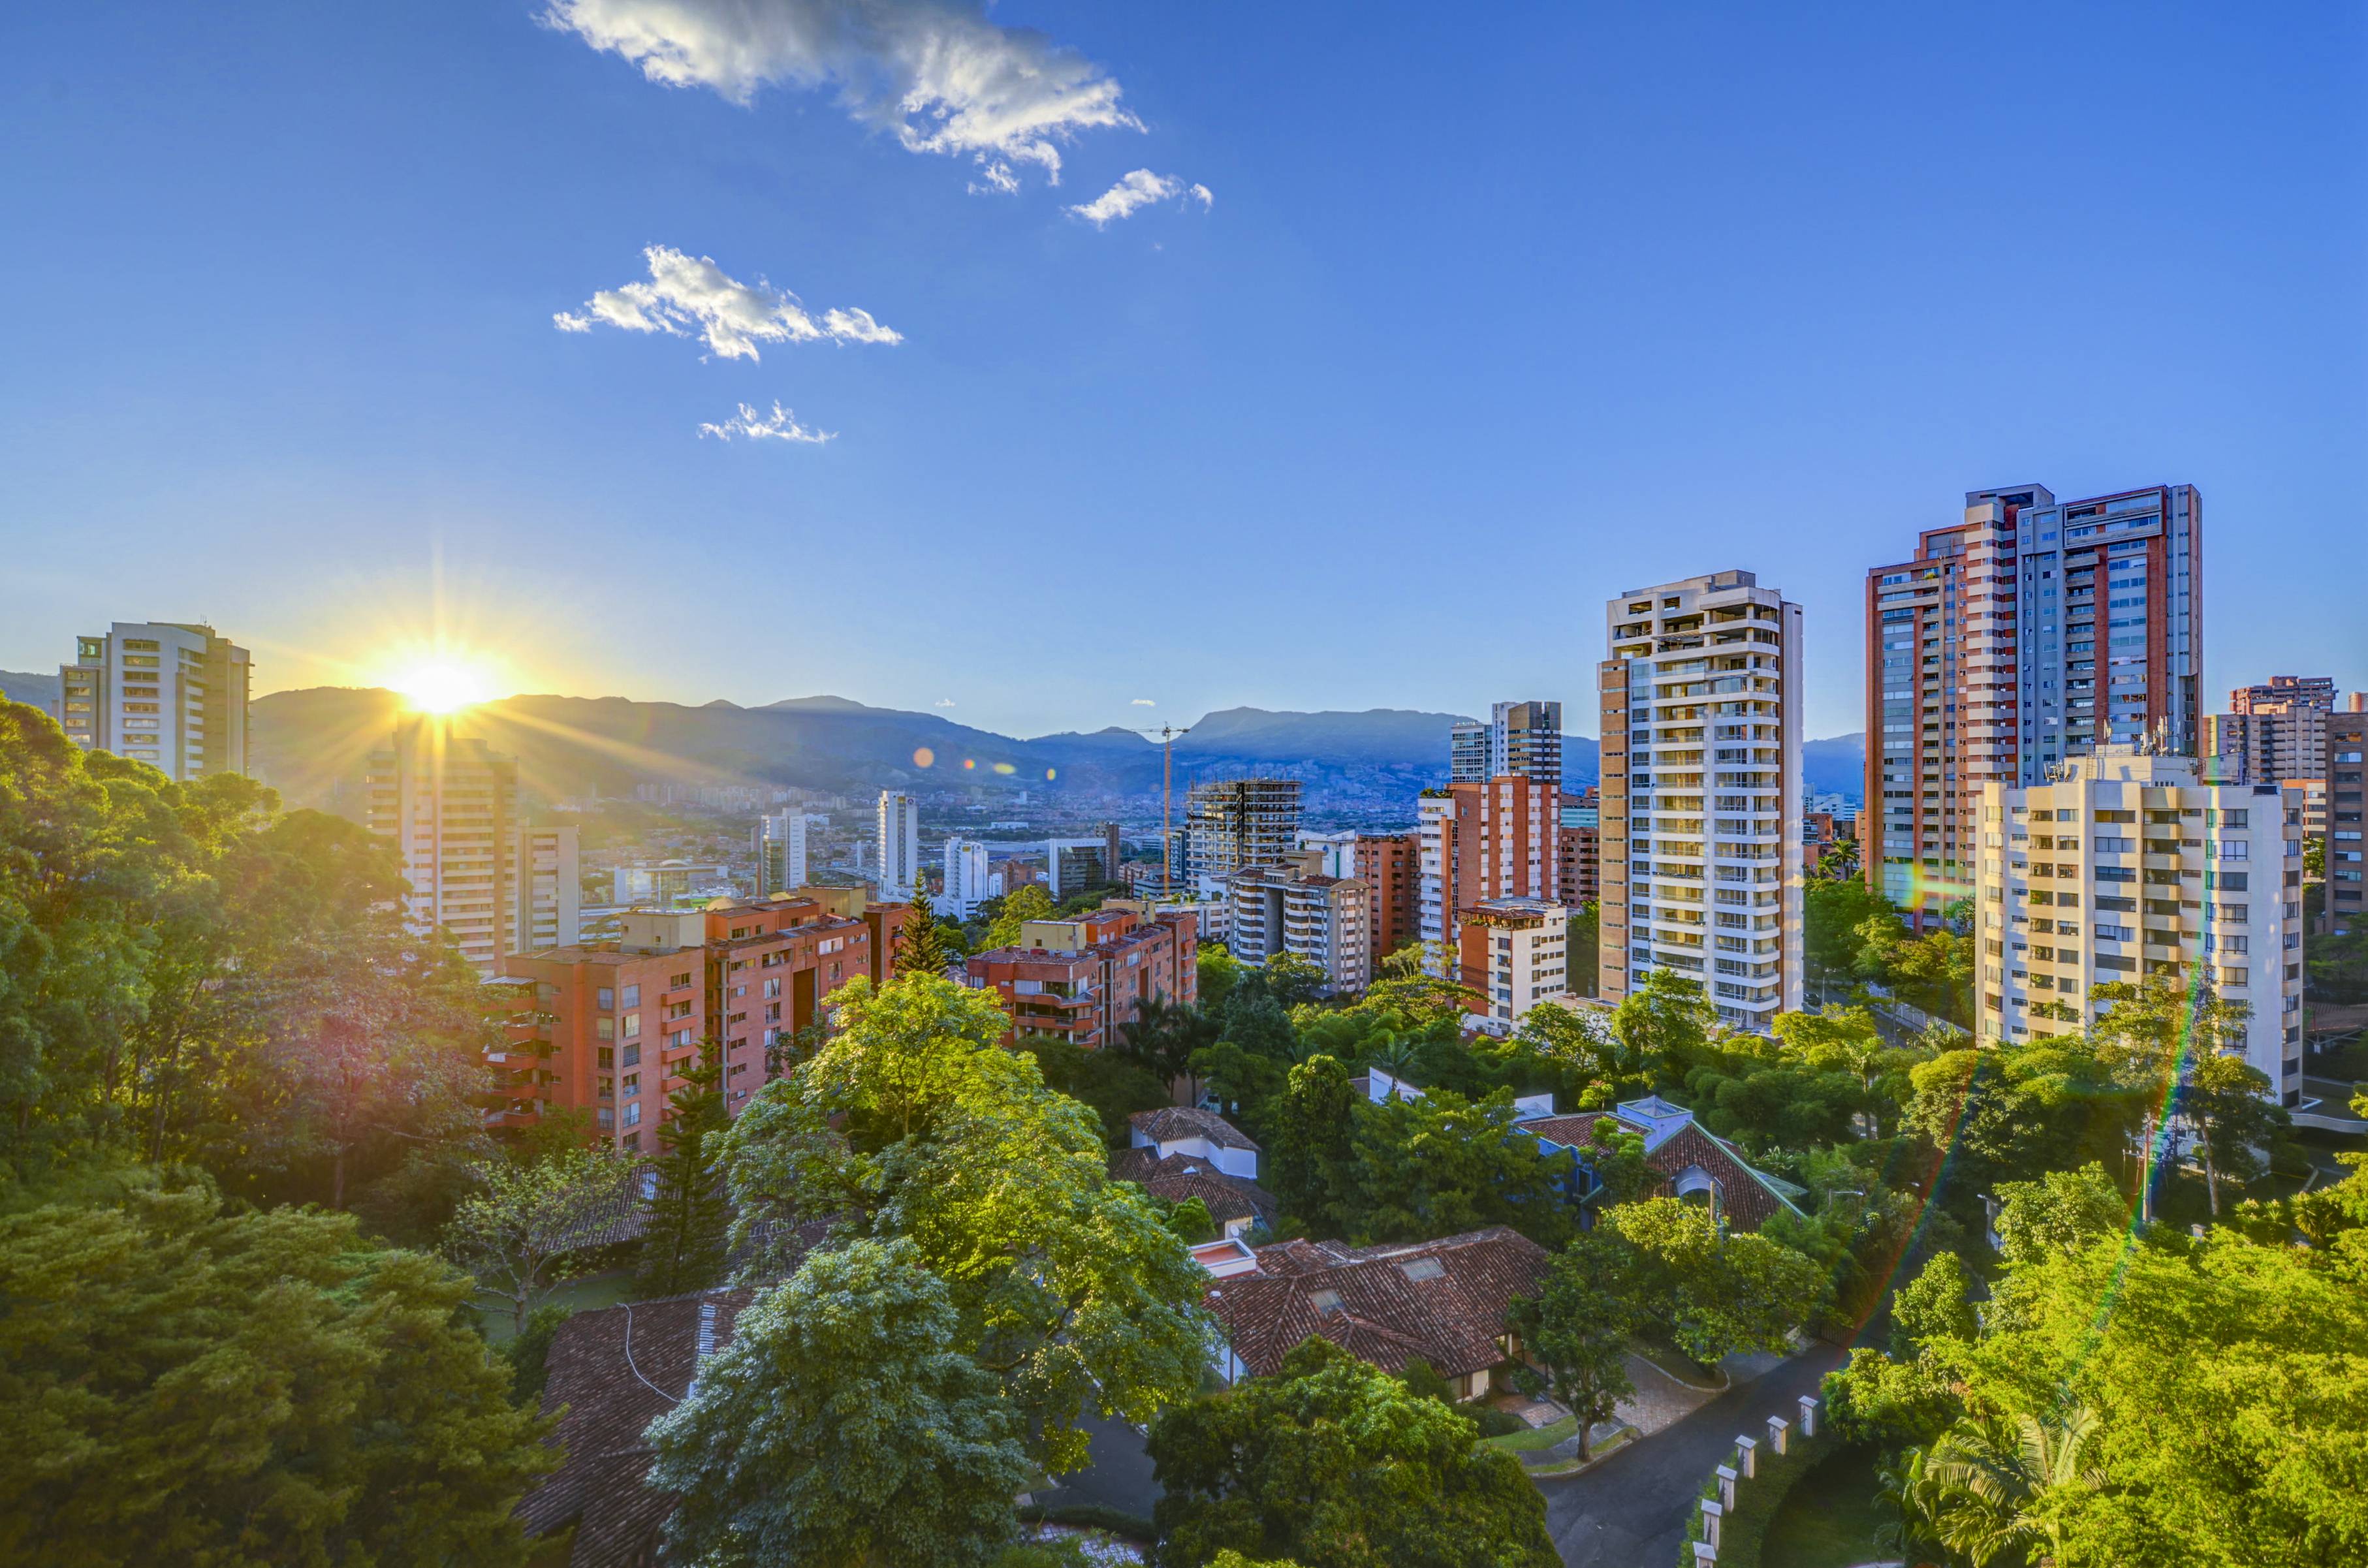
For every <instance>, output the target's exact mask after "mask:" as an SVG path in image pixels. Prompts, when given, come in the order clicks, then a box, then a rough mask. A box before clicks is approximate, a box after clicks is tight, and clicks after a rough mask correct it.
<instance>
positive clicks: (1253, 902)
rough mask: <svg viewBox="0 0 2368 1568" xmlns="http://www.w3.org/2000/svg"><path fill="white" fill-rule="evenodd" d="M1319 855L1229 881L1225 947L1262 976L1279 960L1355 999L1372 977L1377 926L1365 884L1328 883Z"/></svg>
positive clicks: (1303, 855)
mask: <svg viewBox="0 0 2368 1568" xmlns="http://www.w3.org/2000/svg"><path fill="white" fill-rule="evenodd" d="M1321 860H1322V856H1321V854H1320V852H1318V851H1315V850H1302V851H1299V852H1297V853H1296V854H1294V855H1292V856H1291V857H1288V858H1285V859H1284V860H1283V861H1281V863H1279V864H1276V865H1271V866H1254V867H1251V868H1250V869H1247V870H1242V871H1236V872H1235V873H1234V874H1233V875H1232V876H1231V877H1228V878H1226V879H1225V906H1226V913H1225V920H1226V930H1225V946H1226V949H1227V950H1228V951H1229V952H1231V953H1232V954H1233V955H1234V957H1235V958H1237V959H1239V960H1241V961H1242V962H1244V963H1246V964H1248V965H1250V966H1252V967H1253V968H1256V967H1258V966H1259V965H1262V964H1264V963H1266V962H1267V961H1268V960H1271V959H1274V958H1276V957H1278V956H1280V955H1281V954H1283V953H1290V954H1292V956H1293V957H1296V958H1302V959H1304V960H1307V961H1308V962H1309V963H1311V964H1314V965H1315V967H1316V968H1317V969H1319V970H1321V971H1323V972H1324V977H1325V989H1326V993H1327V994H1331V995H1335V996H1353V995H1355V994H1357V993H1358V992H1360V991H1362V990H1363V989H1364V988H1365V987H1366V986H1367V985H1368V984H1369V983H1372V976H1373V945H1372V925H1371V924H1370V920H1371V915H1370V910H1369V905H1368V903H1367V892H1368V890H1367V889H1366V887H1365V884H1364V883H1363V882H1361V881H1358V880H1357V879H1356V878H1354V877H1328V876H1326V875H1325V874H1324V873H1323V872H1322V871H1321V870H1319V869H1317V867H1318V866H1319V865H1320V863H1321Z"/></svg>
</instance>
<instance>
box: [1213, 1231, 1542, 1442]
mask: <svg viewBox="0 0 2368 1568" xmlns="http://www.w3.org/2000/svg"><path fill="white" fill-rule="evenodd" d="M1212 1246H1230V1247H1233V1248H1235V1250H1236V1252H1238V1251H1241V1250H1244V1249H1241V1244H1239V1243H1238V1242H1235V1243H1213V1244H1212ZM1229 1256H1230V1255H1229ZM1250 1256H1251V1258H1253V1259H1254V1260H1255V1266H1254V1267H1243V1266H1242V1265H1241V1264H1240V1263H1239V1262H1238V1261H1235V1262H1233V1263H1232V1264H1230V1265H1229V1266H1228V1267H1224V1268H1223V1269H1220V1268H1216V1267H1212V1268H1211V1279H1210V1284H1209V1290H1208V1293H1207V1295H1206V1296H1205V1297H1204V1298H1203V1303H1204V1304H1205V1305H1206V1306H1207V1307H1208V1309H1209V1311H1210V1312H1211V1313H1212V1314H1213V1315H1214V1316H1215V1317H1216V1319H1217V1321H1218V1322H1219V1324H1222V1325H1223V1326H1224V1331H1225V1338H1226V1341H1227V1349H1226V1350H1225V1352H1224V1355H1223V1357H1222V1358H1221V1361H1220V1364H1219V1368H1218V1370H1219V1371H1220V1373H1221V1374H1222V1375H1224V1378H1225V1379H1226V1381H1235V1380H1236V1379H1238V1378H1241V1377H1243V1376H1245V1375H1255V1376H1264V1375H1267V1374H1269V1373H1271V1372H1273V1371H1274V1370H1276V1369H1278V1368H1280V1367H1281V1365H1282V1359H1283V1358H1284V1357H1285V1356H1287V1355H1289V1354H1290V1353H1291V1351H1292V1349H1293V1348H1294V1347H1295V1346H1299V1345H1300V1344H1302V1343H1304V1341H1305V1340H1306V1339H1307V1338H1308V1336H1309V1335H1322V1336H1323V1337H1324V1338H1326V1339H1329V1340H1331V1341H1333V1342H1334V1343H1335V1344H1338V1345H1339V1346H1341V1347H1342V1348H1344V1349H1346V1350H1348V1351H1349V1352H1351V1353H1352V1354H1354V1355H1356V1356H1358V1357H1359V1358H1362V1359H1364V1360H1366V1361H1370V1362H1372V1364H1373V1365H1374V1366H1376V1367H1379V1368H1381V1369H1383V1371H1388V1372H1398V1371H1403V1370H1404V1369H1406V1363H1407V1362H1408V1361H1411V1360H1415V1359H1417V1358H1418V1359H1420V1360H1422V1361H1425V1362H1427V1363H1429V1366H1430V1368H1431V1369H1432V1370H1433V1371H1435V1372H1438V1373H1439V1374H1440V1376H1442V1377H1444V1378H1446V1379H1448V1380H1449V1381H1452V1382H1453V1383H1454V1384H1455V1385H1456V1393H1457V1397H1459V1398H1464V1399H1469V1398H1474V1397H1476V1396H1477V1395H1479V1394H1481V1393H1483V1392H1486V1390H1487V1389H1488V1386H1489V1384H1490V1381H1492V1379H1493V1377H1494V1376H1495V1375H1496V1374H1497V1372H1498V1371H1500V1370H1501V1369H1506V1368H1508V1367H1509V1366H1510V1365H1511V1364H1512V1363H1513V1362H1514V1361H1515V1360H1516V1359H1517V1358H1518V1355H1519V1346H1518V1345H1517V1344H1516V1343H1515V1341H1514V1339H1513V1337H1512V1335H1511V1331H1510V1330H1509V1329H1508V1327H1507V1326H1506V1323H1505V1314H1506V1312H1507V1310H1508V1308H1509V1307H1510V1306H1511V1304H1512V1301H1513V1300H1514V1298H1516V1297H1519V1296H1528V1295H1533V1294H1535V1293H1536V1291H1537V1290H1538V1285H1539V1281H1540V1280H1541V1279H1543V1278H1544V1275H1545V1267H1546V1259H1547V1256H1548V1255H1547V1253H1546V1250H1545V1249H1544V1248H1543V1247H1542V1246H1540V1245H1538V1244H1536V1243H1535V1242H1533V1241H1531V1240H1530V1239H1529V1238H1528V1237H1526V1236H1524V1235H1522V1234H1520V1233H1519V1232H1517V1231H1513V1230H1509V1229H1508V1228H1507V1227H1505V1226H1503V1225H1492V1226H1489V1227H1488V1228H1487V1229H1486V1230H1480V1231H1471V1232H1467V1233H1464V1234H1463V1235H1457V1236H1443V1237H1441V1238H1440V1239H1439V1240H1437V1241H1430V1242H1413V1243H1402V1244H1389V1245H1383V1246H1371V1247H1352V1246H1349V1245H1347V1244H1344V1243H1340V1242H1304V1241H1291V1242H1281V1243H1278V1244H1275V1245H1273V1246H1265V1247H1258V1248H1257V1249H1256V1250H1255V1251H1254V1252H1252V1253H1251V1254H1250ZM1203 1264H1204V1267H1206V1266H1208V1260H1206V1259H1204V1260H1203Z"/></svg>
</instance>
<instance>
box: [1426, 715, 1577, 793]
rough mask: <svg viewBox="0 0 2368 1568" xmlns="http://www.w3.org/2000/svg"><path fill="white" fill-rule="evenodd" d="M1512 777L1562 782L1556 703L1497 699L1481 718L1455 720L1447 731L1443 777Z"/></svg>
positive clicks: (1454, 779)
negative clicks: (1481, 719) (1480, 719)
mask: <svg viewBox="0 0 2368 1568" xmlns="http://www.w3.org/2000/svg"><path fill="white" fill-rule="evenodd" d="M1508 777H1515V778H1532V779H1539V780H1542V781H1543V782H1545V783H1548V784H1552V785H1553V786H1554V788H1555V789H1557V790H1559V789H1561V788H1562V704H1561V703H1559V702H1534V701H1533V702H1499V703H1497V704H1496V705H1495V707H1494V708H1493V709H1492V710H1490V716H1489V719H1488V722H1486V723H1485V724H1484V723H1482V722H1479V721H1478V720H1476V719H1465V720H1461V721H1459V722H1457V723H1456V724H1455V725H1454V726H1453V727H1452V729H1451V730H1450V731H1449V732H1448V780H1449V782H1451V783H1470V784H1478V783H1485V782H1486V781H1487V780H1488V779H1491V778H1508Z"/></svg>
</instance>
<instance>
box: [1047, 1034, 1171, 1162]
mask: <svg viewBox="0 0 2368 1568" xmlns="http://www.w3.org/2000/svg"><path fill="white" fill-rule="evenodd" d="M1019 1047H1020V1049H1021V1050H1023V1051H1027V1052H1028V1053H1029V1054H1030V1056H1033V1057H1034V1058H1035V1059H1036V1064H1037V1067H1038V1069H1039V1070H1040V1071H1042V1073H1043V1074H1044V1083H1045V1085H1046V1086H1048V1087H1050V1088H1052V1089H1053V1090H1054V1091H1055V1092H1057V1093H1059V1094H1064V1095H1066V1096H1069V1097H1070V1098H1071V1099H1073V1100H1076V1101H1078V1102H1079V1103H1081V1104H1083V1105H1084V1106H1086V1107H1087V1108H1088V1109H1090V1110H1092V1112H1093V1113H1094V1115H1095V1117H1096V1118H1097V1119H1099V1121H1100V1123H1101V1130H1102V1136H1103V1137H1104V1138H1105V1139H1107V1140H1108V1141H1109V1142H1110V1144H1111V1145H1112V1146H1113V1147H1117V1148H1123V1147H1125V1145H1126V1140H1127V1119H1128V1118H1129V1117H1131V1116H1133V1115H1134V1113H1135V1112H1137V1111H1142V1110H1155V1109H1156V1108H1159V1107H1161V1106H1164V1105H1166V1104H1167V1103H1168V1094H1167V1084H1166V1083H1165V1082H1164V1081H1163V1080H1161V1079H1158V1078H1156V1077H1153V1076H1152V1075H1151V1074H1149V1073H1146V1072H1144V1070H1143V1069H1142V1068H1141V1067H1139V1066H1137V1065H1136V1064H1135V1063H1134V1062H1133V1060H1131V1059H1130V1058H1128V1057H1127V1056H1125V1055H1122V1054H1121V1053H1120V1052H1119V1051H1089V1050H1087V1048H1086V1047H1084V1046H1082V1045H1079V1044H1077V1043H1076V1041H1074V1040H1069V1039H1068V1038H1066V1037H1065V1036H1061V1035H1032V1036H1023V1037H1022V1038H1021V1040H1020V1041H1019Z"/></svg>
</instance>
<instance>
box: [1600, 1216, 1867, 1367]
mask: <svg viewBox="0 0 2368 1568" xmlns="http://www.w3.org/2000/svg"><path fill="white" fill-rule="evenodd" d="M1604 1222H1605V1223H1606V1224H1607V1225H1608V1226H1609V1227H1610V1228H1611V1230H1612V1231H1613V1232H1614V1233H1616V1234H1618V1235H1620V1236H1621V1237H1622V1238H1624V1239H1625V1240H1626V1241H1627V1242H1629V1243H1630V1244H1632V1245H1634V1248H1635V1249H1636V1252H1637V1255H1638V1256H1637V1287H1636V1289H1637V1300H1638V1301H1639V1303H1640V1304H1641V1305H1642V1307H1643V1310H1644V1313H1645V1318H1646V1320H1647V1321H1649V1322H1651V1323H1653V1324H1656V1325H1658V1326H1660V1327H1663V1328H1665V1329H1666V1330H1667V1332H1668V1335H1669V1337H1670V1339H1671V1340H1672V1341H1673V1342H1674V1343H1675V1344H1676V1345H1677V1346H1678V1348H1679V1349H1680V1350H1683V1351H1684V1352H1685V1353H1686V1354H1687V1355H1689V1356H1691V1357H1692V1358H1694V1359H1695V1360H1696V1361H1698V1362H1700V1363H1701V1364H1702V1365H1703V1366H1705V1367H1714V1366H1716V1365H1717V1364H1718V1363H1719V1362H1720V1361H1722V1360H1724V1359H1725V1358H1727V1357H1729V1356H1732V1355H1734V1354H1736V1352H1738V1351H1749V1350H1770V1351H1772V1350H1781V1349H1782V1348H1784V1347H1785V1346H1786V1344H1787V1342H1788V1340H1789V1337H1790V1335H1792V1333H1793V1330H1794V1329H1797V1328H1799V1327H1800V1326H1801V1325H1802V1324H1804V1323H1806V1322H1807V1321H1808V1320H1809V1318H1810V1317H1811V1316H1812V1315H1813V1314H1814V1313H1815V1312H1816V1310H1817V1307H1818V1305H1819V1304H1820V1302H1822V1301H1823V1300H1824V1298H1825V1295H1826V1291H1827V1280H1826V1278H1825V1274H1824V1271H1823V1270H1822V1269H1820V1268H1819V1267H1817V1265H1816V1263H1815V1262H1814V1261H1813V1260H1811V1259H1809V1258H1807V1257H1804V1256H1802V1255H1801V1254H1799V1253H1797V1252H1794V1251H1793V1250H1792V1249H1791V1248H1790V1247H1786V1246H1782V1245H1780V1244H1777V1243H1775V1242H1771V1241H1770V1240H1768V1239H1767V1238H1766V1237H1764V1236H1755V1235H1749V1234H1740V1235H1722V1234H1721V1233H1719V1229H1718V1226H1717V1224H1716V1223H1715V1222H1714V1221H1713V1220H1712V1219H1711V1217H1710V1214H1709V1212H1708V1211H1707V1210H1702V1209H1699V1208H1696V1207H1694V1206H1693V1205H1691V1204H1689V1203H1686V1202H1684V1201H1682V1200H1681V1199H1675V1198H1653V1199H1645V1201H1643V1202H1641V1203H1627V1204H1622V1206H1621V1207H1619V1208H1617V1209H1614V1210H1611V1213H1610V1214H1609V1215H1607V1216H1605V1221H1604Z"/></svg>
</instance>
